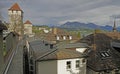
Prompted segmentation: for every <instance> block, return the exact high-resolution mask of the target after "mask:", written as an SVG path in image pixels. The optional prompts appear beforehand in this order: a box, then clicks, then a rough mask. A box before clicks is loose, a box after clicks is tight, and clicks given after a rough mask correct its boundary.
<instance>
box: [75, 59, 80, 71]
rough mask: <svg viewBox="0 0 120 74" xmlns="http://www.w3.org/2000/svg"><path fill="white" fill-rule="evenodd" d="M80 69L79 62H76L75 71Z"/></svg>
mask: <svg viewBox="0 0 120 74" xmlns="http://www.w3.org/2000/svg"><path fill="white" fill-rule="evenodd" d="M79 67H80V60H76V69H79Z"/></svg>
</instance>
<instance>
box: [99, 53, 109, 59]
mask: <svg viewBox="0 0 120 74" xmlns="http://www.w3.org/2000/svg"><path fill="white" fill-rule="evenodd" d="M100 55H101V56H102V57H104V58H105V57H110V54H109V53H108V52H101V53H100Z"/></svg>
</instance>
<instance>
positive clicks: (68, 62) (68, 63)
mask: <svg viewBox="0 0 120 74" xmlns="http://www.w3.org/2000/svg"><path fill="white" fill-rule="evenodd" d="M66 68H67V69H71V61H67V62H66Z"/></svg>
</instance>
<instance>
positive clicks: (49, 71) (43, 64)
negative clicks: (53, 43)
mask: <svg viewBox="0 0 120 74" xmlns="http://www.w3.org/2000/svg"><path fill="white" fill-rule="evenodd" d="M50 67H51V68H50ZM80 73H82V74H86V60H85V58H84V56H83V55H82V54H80V53H79V52H76V51H72V50H68V49H56V50H50V51H48V52H46V53H43V55H42V56H38V57H37V56H36V74H80Z"/></svg>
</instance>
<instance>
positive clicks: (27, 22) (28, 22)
mask: <svg viewBox="0 0 120 74" xmlns="http://www.w3.org/2000/svg"><path fill="white" fill-rule="evenodd" d="M24 24H32V23H31V22H30V21H29V20H27V21H26V22H25V23H24Z"/></svg>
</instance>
